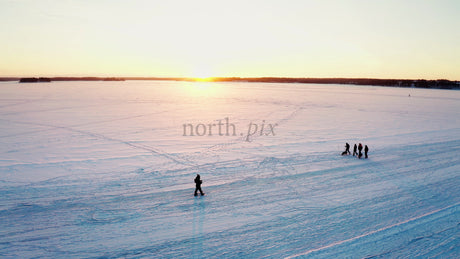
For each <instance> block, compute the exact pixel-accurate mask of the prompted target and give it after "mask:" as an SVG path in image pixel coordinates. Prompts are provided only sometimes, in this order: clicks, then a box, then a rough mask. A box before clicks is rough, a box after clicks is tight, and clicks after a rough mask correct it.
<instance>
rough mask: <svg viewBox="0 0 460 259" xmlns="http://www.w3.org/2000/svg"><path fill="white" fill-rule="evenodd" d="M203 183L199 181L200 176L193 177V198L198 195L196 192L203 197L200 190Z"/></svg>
mask: <svg viewBox="0 0 460 259" xmlns="http://www.w3.org/2000/svg"><path fill="white" fill-rule="evenodd" d="M202 183H203V181H202V180H201V179H200V175H199V174H197V175H196V177H195V196H197V195H198V191H200V194H201V195H204V192H203V191H202V190H201V184H202Z"/></svg>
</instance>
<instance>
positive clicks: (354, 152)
mask: <svg viewBox="0 0 460 259" xmlns="http://www.w3.org/2000/svg"><path fill="white" fill-rule="evenodd" d="M356 149H358V146H356V144H355V146H354V147H353V156H355V155H357V154H358V152H356Z"/></svg>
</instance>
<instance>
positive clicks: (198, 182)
mask: <svg viewBox="0 0 460 259" xmlns="http://www.w3.org/2000/svg"><path fill="white" fill-rule="evenodd" d="M362 151H363V145H362V144H361V143H359V144H358V145H356V144H355V146H354V147H353V156H357V157H358V158H361V157H362V156H363V152H362ZM367 152H369V147H367V145H364V158H367ZM350 154H351V153H350V144H348V143H345V151H343V152H342V156H344V155H350ZM202 183H203V181H202V180H201V178H200V175H199V174H197V175H196V177H195V196H197V195H198V191H199V192H200V194H201V195H204V192H203V190H201V184H202Z"/></svg>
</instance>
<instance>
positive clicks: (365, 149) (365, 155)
mask: <svg viewBox="0 0 460 259" xmlns="http://www.w3.org/2000/svg"><path fill="white" fill-rule="evenodd" d="M367 152H369V148H368V147H367V145H365V146H364V158H367Z"/></svg>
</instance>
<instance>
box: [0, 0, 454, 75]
mask: <svg viewBox="0 0 460 259" xmlns="http://www.w3.org/2000/svg"><path fill="white" fill-rule="evenodd" d="M459 9H460V1H422V2H419V1H393V0H389V1H364V2H363V1H360V0H347V1H340V0H331V1H311V0H292V1H289V3H288V4H287V3H286V2H285V1H269V2H263V1H243V0H234V1H232V2H231V3H230V2H220V1H211V0H200V1H143V0H132V1H108V2H107V1H51V2H50V4H46V5H44V4H43V3H41V1H34V0H23V1H3V3H2V4H0V17H2V21H3V24H7V25H8V26H0V34H1V35H8V37H4V38H3V39H2V47H1V48H0V57H1V59H0V77H8V76H14V77H16V76H18V77H23V76H44V77H52V76H110V77H130V76H132V77H136V76H138V77H181V78H196V81H202V82H209V81H212V77H316V78H325V77H326V78H333V77H335V78H337V77H341V78H382V79H389V78H398V79H399V78H400V79H449V80H460V70H459V67H460V44H459V42H460V34H459V33H458V28H459V27H460V19H458V10H459ZM69 10H72V12H69ZM101 10H104V12H101ZM414 10H416V11H414ZM31 39H33V40H31Z"/></svg>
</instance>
